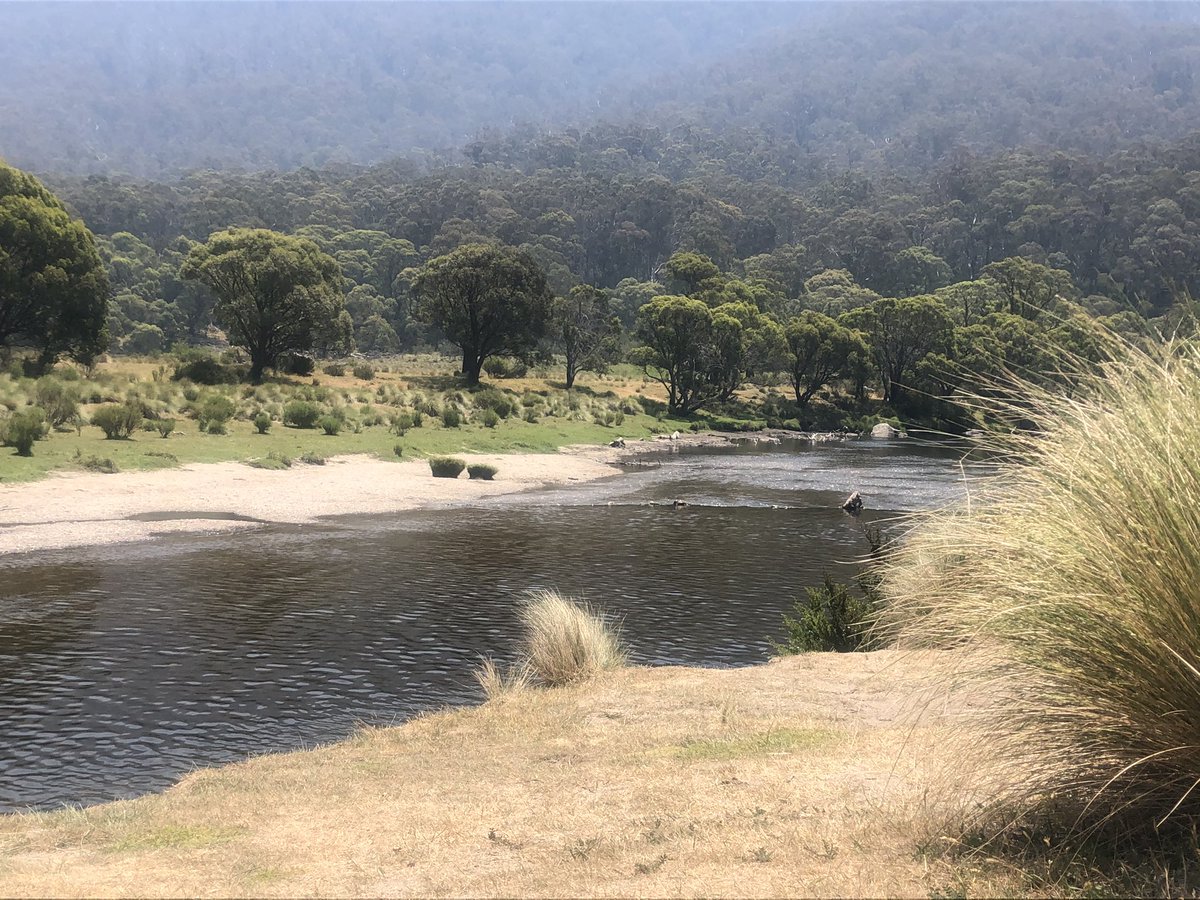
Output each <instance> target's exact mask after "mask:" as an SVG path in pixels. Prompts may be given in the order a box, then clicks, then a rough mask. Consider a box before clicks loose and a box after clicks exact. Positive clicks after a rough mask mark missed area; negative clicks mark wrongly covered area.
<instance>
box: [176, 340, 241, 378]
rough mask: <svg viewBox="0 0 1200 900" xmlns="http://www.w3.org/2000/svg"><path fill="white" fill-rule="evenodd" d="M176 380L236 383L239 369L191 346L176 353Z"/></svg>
mask: <svg viewBox="0 0 1200 900" xmlns="http://www.w3.org/2000/svg"><path fill="white" fill-rule="evenodd" d="M175 355H176V358H177V361H176V363H175V373H174V374H173V375H172V376H171V377H172V378H173V379H174V380H175V381H191V382H194V383H196V384H205V385H210V386H211V385H217V384H234V383H236V382H237V380H238V375H239V373H238V371H237V369H236V368H234V367H233V366H227V365H224V364H222V363H221V362H220V361H219V360H218V359H217V358H216V357H215V356H213V355H212V354H210V353H207V352H205V351H204V350H201V349H199V348H197V347H189V348H187V349H184V350H181V351H179V352H177V353H176V354H175Z"/></svg>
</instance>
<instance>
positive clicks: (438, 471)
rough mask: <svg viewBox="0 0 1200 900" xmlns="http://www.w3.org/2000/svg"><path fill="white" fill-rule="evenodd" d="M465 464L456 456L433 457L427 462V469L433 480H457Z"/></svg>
mask: <svg viewBox="0 0 1200 900" xmlns="http://www.w3.org/2000/svg"><path fill="white" fill-rule="evenodd" d="M466 467H467V464H466V463H465V462H463V461H462V460H461V459H459V458H458V457H456V456H434V457H432V458H431V459H430V460H429V469H430V471H431V472H433V477H434V478H457V477H458V476H459V475H461V474H462V470H463V469H465V468H466Z"/></svg>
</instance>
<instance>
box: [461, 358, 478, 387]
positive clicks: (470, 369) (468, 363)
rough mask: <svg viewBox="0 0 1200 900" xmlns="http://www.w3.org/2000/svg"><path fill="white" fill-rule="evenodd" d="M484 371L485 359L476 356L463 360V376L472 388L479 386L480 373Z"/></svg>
mask: <svg viewBox="0 0 1200 900" xmlns="http://www.w3.org/2000/svg"><path fill="white" fill-rule="evenodd" d="M481 371H483V357H482V356H474V357H470V358H466V357H464V359H463V375H465V376H466V377H467V384H468V385H470V386H471V387H474V386H475V385H477V384H479V373H480V372H481Z"/></svg>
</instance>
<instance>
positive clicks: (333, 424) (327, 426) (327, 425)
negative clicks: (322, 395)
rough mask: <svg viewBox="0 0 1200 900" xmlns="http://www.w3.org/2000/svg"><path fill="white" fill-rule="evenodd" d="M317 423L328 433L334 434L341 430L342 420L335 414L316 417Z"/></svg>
mask: <svg viewBox="0 0 1200 900" xmlns="http://www.w3.org/2000/svg"><path fill="white" fill-rule="evenodd" d="M317 425H318V427H320V429H321V430H322V431H324V432H325V433H326V434H328V435H336V434H337V433H338V432H340V431H341V430H342V420H341V419H339V418H338V417H337V416H331V415H324V416H321V418H319V419H317Z"/></svg>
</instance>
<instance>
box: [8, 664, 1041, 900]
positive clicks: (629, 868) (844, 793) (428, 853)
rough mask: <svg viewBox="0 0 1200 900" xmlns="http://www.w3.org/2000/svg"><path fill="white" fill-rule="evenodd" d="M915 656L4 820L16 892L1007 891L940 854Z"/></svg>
mask: <svg viewBox="0 0 1200 900" xmlns="http://www.w3.org/2000/svg"><path fill="white" fill-rule="evenodd" d="M927 669H928V665H927V664H926V663H925V662H923V658H922V657H913V656H900V655H898V654H896V653H895V652H890V651H883V652H879V653H873V654H845V655H836V654H812V655H808V656H804V657H793V658H789V659H786V660H782V661H777V662H774V663H772V664H769V665H764V666H757V667H752V668H744V669H735V670H701V669H683V668H654V669H647V668H628V669H621V670H617V671H613V672H607V673H604V674H602V675H600V676H598V677H597V678H596V679H594V680H592V681H590V682H586V683H584V684H582V685H580V686H576V687H566V688H558V689H553V690H528V691H519V692H516V693H514V694H510V695H506V696H504V697H502V698H501V699H499V700H497V701H494V702H491V703H488V704H486V705H484V706H481V707H476V708H467V709H460V710H456V711H450V712H443V713H438V714H433V715H428V716H424V717H421V718H418V719H416V720H415V721H412V722H410V723H408V724H406V725H404V726H401V727H395V728H384V729H372V730H367V731H364V732H362V733H361V734H359V735H357V736H355V737H353V738H351V739H349V740H347V741H345V742H343V743H341V744H337V745H334V746H330V747H326V748H322V749H318V750H315V751H308V752H299V753H289V754H281V755H272V756H264V757H259V758H256V759H253V760H250V761H248V762H245V763H241V764H237V765H232V766H228V767H225V768H219V769H212V770H206V771H201V772H197V773H195V774H193V775H191V776H189V777H187V778H185V779H184V780H183V781H182V782H181V783H180V784H179V785H177V786H176V787H174V788H172V789H170V790H168V791H166V792H165V793H163V794H161V795H155V796H148V797H144V798H141V799H138V800H133V801H126V802H120V803H113V804H110V805H106V806H101V807H94V808H91V809H88V810H85V811H65V812H57V813H49V814H28V815H19V816H11V817H7V818H4V819H2V820H0V894H2V895H5V896H9V895H53V896H83V895H89V896H90V895H110V896H111V895H116V896H122V895H126V896H128V895H155V896H182V895H196V896H220V895H262V896H301V895H341V896H346V895H350V896H355V895H357V896H372V895H375V896H381V895H382V896H402V895H408V896H429V895H436V896H480V895H523V896H532V895H542V896H550V895H553V896H579V895H601V896H603V895H611V896H631V895H641V896H696V895H789V896H795V895H812V896H846V895H860V896H862V895H865V896H881V895H885V894H886V895H912V896H922V897H927V896H946V895H955V896H961V895H965V892H966V891H968V890H969V891H970V893H973V894H997V893H1012V892H1019V891H1022V890H1028V889H1029V882H1028V881H1025V880H1023V879H1022V878H1021V876H1020V875H1019V874H1016V873H1013V872H1011V871H1010V870H1002V869H1000V868H999V867H994V868H981V867H980V865H975V864H971V865H968V864H966V863H964V862H963V861H962V860H961V859H960V860H958V861H956V862H952V861H949V860H947V859H944V858H939V857H938V855H937V854H936V852H930V853H928V854H927V853H925V852H924V850H925V849H929V850H930V851H933V844H936V843H937V842H936V841H932V842H930V835H931V833H933V832H932V831H931V829H934V828H936V825H935V824H934V823H935V822H936V821H937V820H938V816H940V815H941V812H940V811H939V809H940V807H941V806H942V805H944V798H943V799H942V800H939V799H937V796H938V795H937V794H936V792H935V791H934V790H933V787H934V786H935V785H939V784H941V785H944V784H945V776H944V769H945V767H946V765H947V763H948V758H947V757H948V755H949V751H948V750H947V749H946V746H947V745H946V743H945V742H944V740H943V738H944V737H945V734H946V732H947V730H948V729H947V728H946V726H945V724H944V723H943V721H942V720H941V719H940V718H939V717H938V716H936V715H932V714H930V713H926V714H925V716H924V718H923V720H922V721H919V722H916V723H914V721H913V720H912V718H911V717H909V716H906V715H905V712H904V708H903V707H902V706H901V705H898V702H899V698H903V697H909V698H911V697H913V696H914V692H917V691H919V688H920V685H921V683H922V675H923V674H924V673H925V671H926V670H927Z"/></svg>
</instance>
